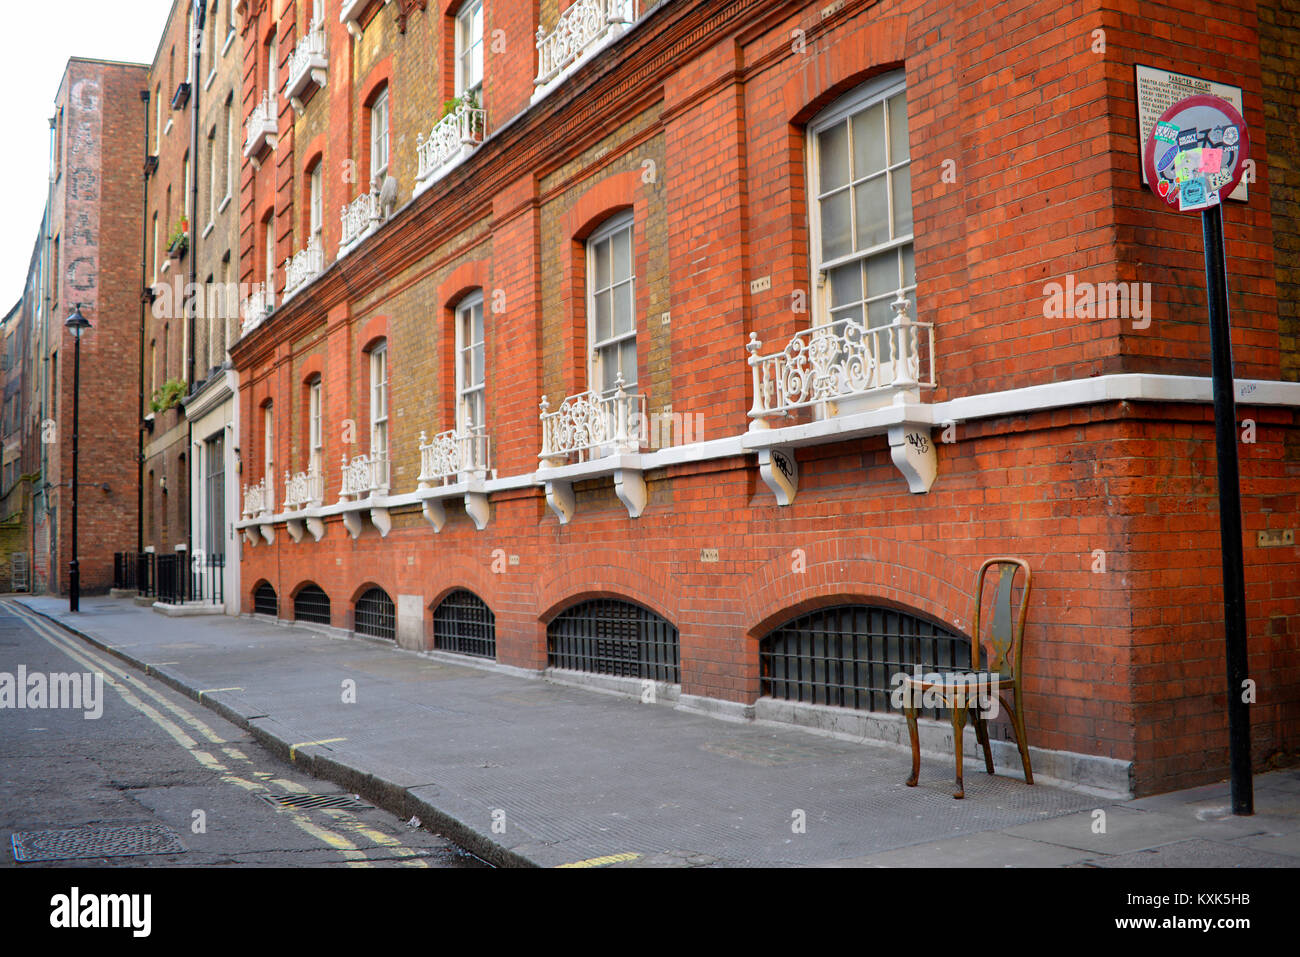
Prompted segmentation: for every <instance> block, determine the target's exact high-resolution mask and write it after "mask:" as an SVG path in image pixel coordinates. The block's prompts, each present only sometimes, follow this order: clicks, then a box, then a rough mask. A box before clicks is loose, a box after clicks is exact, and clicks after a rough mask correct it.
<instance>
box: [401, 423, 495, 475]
mask: <svg viewBox="0 0 1300 957" xmlns="http://www.w3.org/2000/svg"><path fill="white" fill-rule="evenodd" d="M490 455H491V443H490V442H489V440H488V436H487V433H485V432H484V431H483V430H482V429H481V428H479V429H467V430H465V431H457V430H456V429H449V430H448V431H446V432H439V433H438V434H437V435H435V436H434V437H433V441H432V442H430V441H429V440H428V438H427V437H426V435H425V433H423V432H421V433H420V477H419V479H418V481H419V483H420V488H428V487H430V486H431V485H434V484H437V483H442V484H443V485H448V484H451V483H453V482H459V481H464V480H465V479H468V478H482V477H483V476H485V475H486V474H487V471H488V469H489V468H491V465H490V464H489V456H490Z"/></svg>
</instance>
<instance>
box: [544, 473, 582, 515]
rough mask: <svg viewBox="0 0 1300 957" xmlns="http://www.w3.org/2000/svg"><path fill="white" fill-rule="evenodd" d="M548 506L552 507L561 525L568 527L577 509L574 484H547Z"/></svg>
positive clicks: (562, 482)
mask: <svg viewBox="0 0 1300 957" xmlns="http://www.w3.org/2000/svg"><path fill="white" fill-rule="evenodd" d="M546 504H547V505H549V506H550V507H551V511H552V512H554V513H555V517H556V518H558V519H559V520H560V524H561V525H568V524H569V519H571V518H573V513H574V511H575V510H576V509H577V506H578V503H577V499H576V498H575V496H574V494H573V483H572V482H564V481H554V482H549V481H548V482H547V483H546Z"/></svg>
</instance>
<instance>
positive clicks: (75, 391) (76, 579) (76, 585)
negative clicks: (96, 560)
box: [68, 330, 81, 611]
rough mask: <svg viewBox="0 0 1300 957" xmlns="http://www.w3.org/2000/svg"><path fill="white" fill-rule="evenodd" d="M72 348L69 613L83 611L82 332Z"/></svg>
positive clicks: (79, 332) (78, 333)
mask: <svg viewBox="0 0 1300 957" xmlns="http://www.w3.org/2000/svg"><path fill="white" fill-rule="evenodd" d="M73 338H74V339H75V340H76V342H75V344H74V345H73V347H72V561H71V562H69V563H68V611H80V610H81V568H80V564H79V562H78V560H77V452H78V449H77V433H78V431H79V430H80V424H79V423H80V421H81V330H77V332H76V334H75V335H74V336H73Z"/></svg>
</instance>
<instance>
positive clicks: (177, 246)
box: [167, 219, 190, 259]
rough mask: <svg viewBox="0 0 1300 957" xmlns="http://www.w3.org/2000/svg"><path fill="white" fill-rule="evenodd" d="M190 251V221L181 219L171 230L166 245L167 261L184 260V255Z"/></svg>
mask: <svg viewBox="0 0 1300 957" xmlns="http://www.w3.org/2000/svg"><path fill="white" fill-rule="evenodd" d="M189 249H190V221H189V220H188V219H182V220H181V221H180V222H179V223H177V224H176V228H174V229H173V230H172V234H171V238H170V240H169V241H168V243H167V257H168V258H169V259H184V258H185V254H186V253H187V252H189Z"/></svg>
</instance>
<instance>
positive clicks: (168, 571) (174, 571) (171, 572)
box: [154, 554, 189, 605]
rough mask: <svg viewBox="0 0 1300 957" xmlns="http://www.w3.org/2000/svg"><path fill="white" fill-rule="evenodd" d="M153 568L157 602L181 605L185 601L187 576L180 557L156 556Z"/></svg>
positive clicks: (182, 559)
mask: <svg viewBox="0 0 1300 957" xmlns="http://www.w3.org/2000/svg"><path fill="white" fill-rule="evenodd" d="M154 567H155V569H156V571H157V579H158V600H159V601H160V602H162V603H163V604H164V605H181V604H184V603H185V600H186V597H187V595H186V592H187V588H186V586H187V585H188V584H189V575H187V574H186V573H185V572H186V569H185V561H184V556H182V555H165V554H164V555H157V556H155V559H154Z"/></svg>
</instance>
